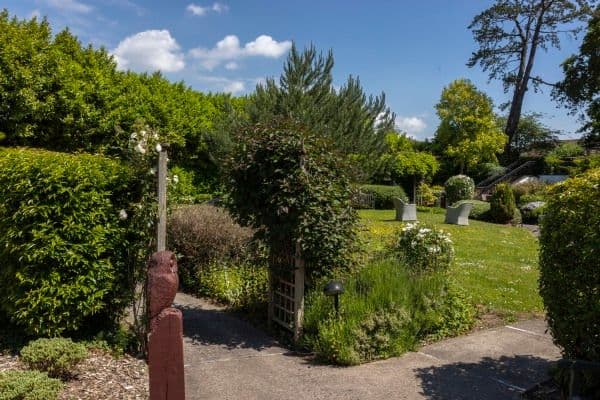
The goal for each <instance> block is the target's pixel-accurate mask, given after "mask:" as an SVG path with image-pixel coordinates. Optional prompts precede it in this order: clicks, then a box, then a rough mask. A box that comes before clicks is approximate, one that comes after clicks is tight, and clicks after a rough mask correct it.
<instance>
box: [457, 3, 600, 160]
mask: <svg viewBox="0 0 600 400" xmlns="http://www.w3.org/2000/svg"><path fill="white" fill-rule="evenodd" d="M594 2H595V0H591V1H587V0H573V1H570V0H496V1H495V3H494V4H493V5H492V6H491V7H490V8H488V9H487V10H485V11H483V12H482V13H481V14H479V15H477V16H475V18H474V19H473V21H472V22H471V24H470V25H469V29H471V30H472V32H473V36H474V38H475V41H476V42H477V43H478V45H479V49H478V50H477V51H475V52H474V53H473V54H472V56H471V58H470V59H469V61H468V63H467V65H468V66H469V67H473V66H475V65H477V64H479V65H480V66H481V68H482V69H483V70H484V71H487V72H488V73H489V77H490V79H501V80H502V82H503V83H504V90H505V91H506V92H508V91H509V90H512V101H511V102H510V111H509V113H508V118H507V120H506V127H505V129H504V132H505V133H506V135H507V136H508V139H509V140H508V142H507V150H510V145H511V143H512V142H513V140H512V139H513V136H514V135H515V133H516V132H517V129H518V126H519V119H520V118H521V109H522V107H523V100H524V98H525V93H526V92H527V90H528V89H529V85H530V84H531V85H532V86H533V87H534V88H535V89H537V88H538V86H539V85H540V84H542V83H546V82H545V81H544V80H543V79H542V78H541V77H539V76H537V75H534V74H533V65H534V61H535V58H536V53H537V51H538V49H542V50H548V48H549V47H556V48H559V47H560V35H561V34H571V35H576V34H577V33H578V32H579V31H581V29H582V27H581V26H580V25H577V24H575V22H577V21H584V20H586V19H587V18H588V16H589V14H590V13H591V5H590V4H591V3H594Z"/></svg>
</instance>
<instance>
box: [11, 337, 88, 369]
mask: <svg viewBox="0 0 600 400" xmlns="http://www.w3.org/2000/svg"><path fill="white" fill-rule="evenodd" d="M86 357H87V348H86V346H85V345H84V344H81V343H75V342H73V341H72V340H71V339H68V338H51V339H46V338H41V339H37V340H34V341H31V342H29V344H28V345H27V346H25V347H23V348H22V349H21V360H23V362H24V363H25V364H26V365H27V366H28V367H29V368H31V369H35V370H38V371H41V372H46V373H48V376H50V377H52V378H62V379H66V378H69V377H70V376H71V375H72V372H73V368H75V366H76V365H77V364H79V362H81V361H82V360H84V359H85V358H86Z"/></svg>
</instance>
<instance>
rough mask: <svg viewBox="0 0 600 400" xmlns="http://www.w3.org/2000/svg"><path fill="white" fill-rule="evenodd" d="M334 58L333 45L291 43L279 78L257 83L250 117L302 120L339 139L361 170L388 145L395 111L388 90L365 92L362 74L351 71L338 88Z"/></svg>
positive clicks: (340, 146) (339, 146)
mask: <svg viewBox="0 0 600 400" xmlns="http://www.w3.org/2000/svg"><path fill="white" fill-rule="evenodd" d="M333 64H334V61H333V53H332V52H331V51H329V52H328V53H327V55H326V56H324V55H323V54H322V53H318V52H317V50H316V49H315V47H314V46H310V47H308V48H306V49H304V50H303V51H302V52H300V51H299V50H298V49H297V48H296V46H295V45H294V46H292V49H291V50H290V54H289V56H288V59H287V61H286V62H285V65H284V68H283V73H282V75H281V77H280V78H279V82H278V83H277V82H276V81H275V79H272V78H270V79H267V80H266V82H265V83H264V84H259V85H257V87H256V93H255V94H254V96H252V97H251V99H250V101H249V108H248V114H249V117H250V120H251V121H252V122H253V123H257V122H262V123H269V122H270V121H271V120H272V119H273V118H274V117H283V118H289V119H292V120H295V121H298V122H300V123H301V124H303V125H304V126H306V127H307V128H309V129H310V130H311V131H313V132H315V133H318V134H320V135H322V136H324V137H326V138H328V139H329V140H331V141H332V142H333V143H335V147H336V149H337V150H338V151H339V152H340V153H341V154H343V155H344V156H346V157H347V159H349V160H351V161H353V164H354V165H355V166H358V168H356V169H357V170H360V169H369V165H370V163H369V162H370V161H372V160H373V159H376V158H377V156H378V155H380V154H381V153H382V152H383V151H384V149H385V133H386V132H389V131H390V130H391V129H392V128H393V126H394V115H393V113H392V112H391V111H390V110H389V108H388V107H387V106H386V105H385V95H384V94H383V93H382V94H381V95H379V96H375V97H373V96H367V95H366V94H365V93H364V91H363V89H362V87H361V85H360V81H359V79H358V78H354V77H352V76H350V77H349V78H348V79H347V81H346V83H345V84H344V85H343V86H342V87H341V88H339V89H337V90H336V88H335V87H334V86H333V75H332V69H333Z"/></svg>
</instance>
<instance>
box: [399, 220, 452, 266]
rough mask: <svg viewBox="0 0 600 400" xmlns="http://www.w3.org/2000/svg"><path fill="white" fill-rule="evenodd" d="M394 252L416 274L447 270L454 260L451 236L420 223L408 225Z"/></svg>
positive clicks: (404, 228)
mask: <svg viewBox="0 0 600 400" xmlns="http://www.w3.org/2000/svg"><path fill="white" fill-rule="evenodd" d="M392 251H393V252H394V253H395V254H396V255H397V256H399V258H400V259H402V260H403V261H404V262H405V263H406V266H407V268H408V269H409V270H410V271H411V272H414V273H424V272H432V271H442V270H447V269H448V268H449V267H450V265H451V263H452V259H453V258H454V248H453V247H452V240H450V235H449V234H447V233H445V232H444V231H442V230H438V229H436V228H435V227H429V226H426V225H423V224H420V223H418V222H416V223H409V224H406V225H405V226H404V227H403V228H402V229H401V230H400V231H399V232H398V240H397V241H396V243H395V244H394V245H393V248H392Z"/></svg>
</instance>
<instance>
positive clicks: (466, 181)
mask: <svg viewBox="0 0 600 400" xmlns="http://www.w3.org/2000/svg"><path fill="white" fill-rule="evenodd" d="M444 190H445V191H446V204H447V205H453V204H454V203H456V202H457V201H459V200H470V199H472V198H473V196H474V195H475V182H474V181H473V179H471V178H469V177H468V176H466V175H455V176H451V177H450V178H448V180H447V181H446V183H445V184H444Z"/></svg>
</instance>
